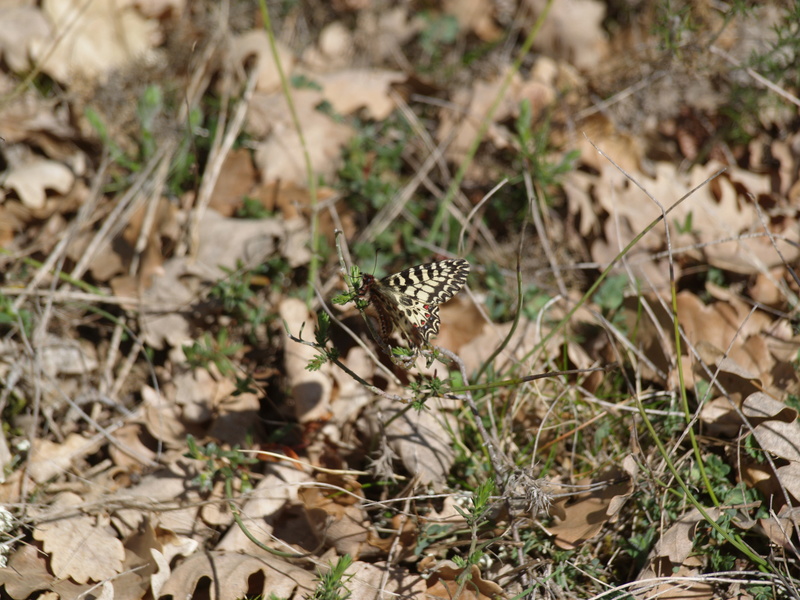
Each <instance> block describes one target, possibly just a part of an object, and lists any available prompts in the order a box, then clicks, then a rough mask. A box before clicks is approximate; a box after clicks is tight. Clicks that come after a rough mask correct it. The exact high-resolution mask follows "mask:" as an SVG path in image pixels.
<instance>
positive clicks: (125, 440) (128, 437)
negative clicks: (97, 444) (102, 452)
mask: <svg viewBox="0 0 800 600" xmlns="http://www.w3.org/2000/svg"><path fill="white" fill-rule="evenodd" d="M143 429H144V427H143V425H142V424H141V423H126V424H124V425H123V426H122V427H120V428H119V429H117V430H115V431H113V432H112V433H111V437H113V438H114V439H115V440H117V441H118V442H119V446H122V447H123V448H127V449H130V451H131V452H125V451H124V450H122V449H121V448H119V447H118V446H117V444H109V445H108V453H109V455H110V456H111V460H113V461H114V464H116V465H118V466H120V467H122V468H123V469H125V470H126V471H129V472H141V470H142V469H143V467H144V464H143V463H142V460H146V461H153V460H154V459H155V458H156V453H155V452H153V450H151V449H150V448H148V447H147V446H145V445H144V443H143V442H142V434H143V433H144V432H143Z"/></svg>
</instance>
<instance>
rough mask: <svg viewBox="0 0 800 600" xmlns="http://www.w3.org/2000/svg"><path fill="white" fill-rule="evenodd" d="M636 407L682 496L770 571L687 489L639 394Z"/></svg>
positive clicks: (762, 566)
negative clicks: (681, 491)
mask: <svg viewBox="0 0 800 600" xmlns="http://www.w3.org/2000/svg"><path fill="white" fill-rule="evenodd" d="M636 407H637V408H638V409H639V414H640V415H641V416H642V419H643V421H644V424H645V426H646V427H647V430H648V432H649V433H650V437H652V438H653V441H654V442H655V444H656V446H657V447H658V451H659V453H660V454H661V456H662V457H663V458H664V461H665V462H666V465H667V468H668V469H669V470H670V472H671V473H672V476H673V477H674V478H675V481H676V482H677V483H678V485H679V486H680V488H681V490H683V493H684V497H685V498H686V499H687V500H689V502H690V503H691V504H692V505H693V506H694V507H695V508H696V509H697V511H698V512H699V513H700V514H701V515H702V516H703V518H704V519H705V520H706V522H707V523H708V524H709V525H710V526H711V528H712V529H714V531H716V532H717V533H718V534H719V535H720V536H721V537H722V538H724V539H725V540H727V541H728V542H729V543H730V544H731V545H733V546H734V547H736V548H737V549H738V550H740V551H741V552H742V553H743V554H745V555H747V556H748V557H749V558H750V560H752V561H753V562H754V563H755V564H757V565H758V567H759V568H760V569H763V570H764V571H770V569H769V563H767V561H766V560H765V559H764V558H762V557H761V556H759V554H758V553H756V552H755V551H754V550H753V549H752V548H750V546H748V545H747V544H746V543H745V541H744V540H742V538H741V537H740V536H738V535H731V534H730V533H729V532H728V531H727V530H725V529H723V528H722V527H721V526H720V525H719V524H718V523H717V522H716V521H715V520H714V519H712V518H711V515H709V514H708V512H706V509H705V507H704V506H703V505H702V504H701V503H700V501H699V500H698V499H697V498H696V497H695V496H694V495H693V494H692V491H691V490H690V489H689V486H687V485H686V482H685V481H684V480H683V478H682V477H681V475H680V473H679V472H678V469H677V467H676V466H675V464H674V463H673V462H672V459H671V458H670V455H669V452H667V449H666V447H665V446H664V443H663V442H662V441H661V438H660V437H659V436H658V433H657V432H656V430H655V427H653V424H652V423H651V422H650V420H649V419H648V418H647V413H646V412H645V410H644V405H643V404H642V402H641V400H640V398H639V396H638V395H637V396H636Z"/></svg>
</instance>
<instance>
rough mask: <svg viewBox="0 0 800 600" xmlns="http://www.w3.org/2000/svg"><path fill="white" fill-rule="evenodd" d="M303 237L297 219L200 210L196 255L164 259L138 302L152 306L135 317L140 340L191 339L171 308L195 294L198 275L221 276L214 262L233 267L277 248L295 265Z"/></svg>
mask: <svg viewBox="0 0 800 600" xmlns="http://www.w3.org/2000/svg"><path fill="white" fill-rule="evenodd" d="M307 239H308V228H307V227H306V225H305V223H304V222H303V221H302V219H295V220H293V221H286V220H282V219H261V220H247V219H228V218H225V217H223V216H221V215H220V214H219V213H217V212H216V211H214V210H210V209H209V210H207V211H205V213H204V214H203V217H202V219H201V221H200V226H199V232H198V240H199V249H198V251H197V255H196V256H195V257H180V258H174V259H171V260H168V261H166V262H165V263H164V265H163V268H162V272H161V273H160V275H159V276H158V277H153V279H152V285H151V286H150V288H149V289H147V290H145V291H144V292H143V294H142V301H143V302H144V303H145V304H146V306H147V307H149V308H151V309H152V311H153V312H146V313H144V314H142V316H141V317H140V321H141V325H142V335H143V339H144V340H145V342H146V343H148V344H149V345H151V346H153V347H154V348H157V349H161V348H164V346H165V344H166V345H169V346H172V347H173V348H179V347H180V346H181V345H183V344H188V343H191V342H192V340H191V339H190V337H189V330H190V328H189V324H188V323H187V321H186V318H185V317H184V316H183V314H182V312H181V311H178V310H176V308H178V307H179V308H181V309H185V307H186V306H188V305H191V303H192V302H193V301H194V300H196V299H197V298H199V295H200V292H201V285H200V284H201V282H202V281H203V280H205V281H217V280H218V279H220V278H223V277H227V275H226V273H225V271H223V270H222V269H221V268H220V267H224V268H227V269H231V270H233V269H237V268H238V266H237V264H238V263H239V262H241V263H244V265H245V266H246V267H254V266H255V265H258V264H261V263H263V262H264V261H265V260H267V259H268V258H273V257H275V256H276V254H277V253H280V255H281V256H283V257H285V259H286V262H287V263H288V264H289V265H290V266H291V267H292V268H295V267H298V266H300V265H302V264H305V263H307V262H308V260H309V258H310V251H309V249H308V247H307V245H306V241H307Z"/></svg>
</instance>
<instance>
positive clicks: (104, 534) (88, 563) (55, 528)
mask: <svg viewBox="0 0 800 600" xmlns="http://www.w3.org/2000/svg"><path fill="white" fill-rule="evenodd" d="M82 502H83V500H82V499H81V498H80V496H77V495H76V494H73V493H71V492H65V493H64V494H61V495H60V496H59V497H58V499H57V500H56V502H55V503H54V504H53V506H52V508H54V509H55V508H60V509H64V508H68V507H78V506H79V505H80V504H81V503H82ZM76 512H77V511H76ZM111 531H113V530H111V528H110V527H108V521H107V519H104V518H102V517H90V516H88V515H82V514H68V515H66V516H63V517H61V518H59V519H58V520H55V521H49V522H44V523H40V524H39V525H37V526H36V528H35V529H34V531H33V537H34V538H35V539H37V540H40V541H42V542H43V543H44V550H45V552H48V553H49V554H50V568H51V569H52V571H53V574H54V575H55V576H56V577H58V578H59V579H67V578H72V579H73V580H74V581H76V582H78V583H86V582H87V581H90V580H91V581H102V580H103V579H107V578H111V577H114V576H115V575H116V574H118V573H120V572H121V571H122V561H123V560H124V559H125V548H124V547H123V546H122V542H121V541H119V539H117V537H116V536H115V535H112V533H111Z"/></svg>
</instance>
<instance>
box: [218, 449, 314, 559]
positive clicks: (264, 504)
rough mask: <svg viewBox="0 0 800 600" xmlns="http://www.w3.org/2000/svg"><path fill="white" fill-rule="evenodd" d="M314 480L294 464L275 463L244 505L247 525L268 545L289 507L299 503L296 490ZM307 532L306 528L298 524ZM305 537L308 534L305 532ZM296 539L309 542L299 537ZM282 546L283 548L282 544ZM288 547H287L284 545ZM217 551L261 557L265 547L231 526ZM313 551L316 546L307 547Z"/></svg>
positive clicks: (290, 534)
mask: <svg viewBox="0 0 800 600" xmlns="http://www.w3.org/2000/svg"><path fill="white" fill-rule="evenodd" d="M310 481H312V478H311V477H310V476H309V475H308V473H306V472H304V471H302V470H300V469H297V468H296V467H294V466H293V465H285V464H272V465H270V466H269V468H268V469H267V472H266V474H265V476H264V478H263V479H262V480H261V481H259V482H258V485H257V486H256V488H255V490H253V491H252V492H251V493H250V494H248V495H247V501H246V502H245V504H244V506H242V507H241V511H242V519H243V520H244V523H245V525H246V526H247V528H248V529H249V530H250V531H251V532H252V533H253V534H254V535H255V536H256V537H257V538H258V539H259V540H261V541H262V542H264V543H266V544H267V545H268V546H274V544H271V543H270V539H271V535H272V533H273V530H274V529H275V527H277V526H281V525H285V524H286V522H287V518H286V515H285V512H284V511H285V510H286V509H287V507H289V506H291V505H293V504H296V503H297V501H298V500H297V490H298V488H299V487H300V486H301V484H303V483H308V482H310ZM296 529H297V530H302V533H304V534H307V529H305V528H300V527H296ZM282 537H283V538H284V541H286V539H288V538H292V539H297V538H298V537H302V536H298V535H296V534H294V535H293V534H292V532H289V534H288V535H286V534H284V535H283V536H282ZM306 537H308V536H307V535H306ZM297 541H306V542H307V541H308V540H307V539H306V540H301V539H298V540H297ZM279 549H280V547H279ZM283 549H284V550H285V548H283ZM215 550H218V551H223V550H225V551H230V552H242V553H244V554H252V555H254V556H260V555H262V554H264V552H265V551H264V550H262V549H261V548H260V547H258V546H257V545H256V544H254V543H253V542H252V541H250V540H249V539H248V538H247V536H246V535H245V533H244V532H243V531H242V530H241V529H240V528H239V527H231V528H230V529H228V532H227V533H226V534H225V536H224V537H223V538H222V540H221V541H220V542H219V544H217V546H216V548H215ZM307 550H314V548H307Z"/></svg>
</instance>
